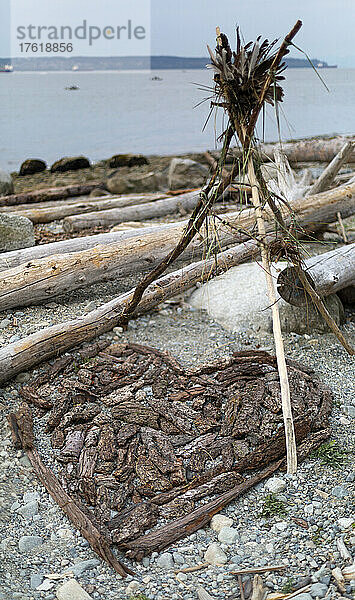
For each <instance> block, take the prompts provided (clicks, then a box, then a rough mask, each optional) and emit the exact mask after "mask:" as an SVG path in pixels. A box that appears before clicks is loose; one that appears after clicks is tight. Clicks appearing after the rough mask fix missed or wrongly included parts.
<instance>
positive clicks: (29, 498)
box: [23, 492, 40, 504]
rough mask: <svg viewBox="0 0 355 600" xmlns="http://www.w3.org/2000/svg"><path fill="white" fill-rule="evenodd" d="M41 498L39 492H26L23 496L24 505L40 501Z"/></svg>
mask: <svg viewBox="0 0 355 600" xmlns="http://www.w3.org/2000/svg"><path fill="white" fill-rule="evenodd" d="M39 499H40V496H39V493H38V492H26V493H25V494H24V495H23V503H24V504H28V503H29V502H33V501H34V500H39Z"/></svg>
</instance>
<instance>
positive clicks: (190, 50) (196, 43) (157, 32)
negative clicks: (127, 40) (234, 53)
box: [152, 0, 355, 67]
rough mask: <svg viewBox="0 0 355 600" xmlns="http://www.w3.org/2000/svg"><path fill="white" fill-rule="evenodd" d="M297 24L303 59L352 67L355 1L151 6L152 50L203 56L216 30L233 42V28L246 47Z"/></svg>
mask: <svg viewBox="0 0 355 600" xmlns="http://www.w3.org/2000/svg"><path fill="white" fill-rule="evenodd" d="M297 19H301V20H302V21H303V27H302V29H301V31H300V32H299V34H298V35H297V38H296V39H295V43H296V44H297V45H299V46H301V47H302V49H303V50H304V51H306V52H307V54H309V55H310V56H311V57H315V58H319V59H323V60H326V61H327V62H328V63H336V64H338V65H339V66H344V67H355V43H354V37H355V0H177V1H174V0H152V50H153V54H174V55H180V56H203V55H204V54H205V47H206V42H207V43H209V44H210V45H212V44H213V43H214V31H215V26H216V25H219V26H220V27H221V30H222V31H225V32H226V33H228V34H230V35H231V36H232V35H233V32H234V26H235V25H236V24H238V25H240V27H241V30H242V32H243V34H244V36H245V38H247V39H248V41H249V39H250V40H251V39H253V38H255V37H256V36H257V35H260V34H261V35H262V36H263V37H268V38H269V39H270V38H272V39H274V38H275V37H280V36H284V35H285V34H286V33H287V32H288V31H289V30H290V29H291V28H292V26H293V25H294V23H295V22H296V21H297ZM291 56H300V57H302V55H300V54H299V53H298V54H297V53H296V52H295V51H294V50H292V54H291Z"/></svg>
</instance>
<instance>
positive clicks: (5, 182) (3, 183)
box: [0, 169, 14, 196]
mask: <svg viewBox="0 0 355 600" xmlns="http://www.w3.org/2000/svg"><path fill="white" fill-rule="evenodd" d="M13 193H14V183H13V181H12V177H11V175H10V173H7V172H6V171H3V170H2V169H0V196H10V194H13Z"/></svg>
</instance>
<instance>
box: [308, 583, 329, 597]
mask: <svg viewBox="0 0 355 600" xmlns="http://www.w3.org/2000/svg"><path fill="white" fill-rule="evenodd" d="M327 591H328V586H326V585H324V584H323V583H314V584H313V585H312V586H311V589H310V590H309V593H310V594H311V596H312V598H317V596H318V598H324V596H325V595H326V593H327Z"/></svg>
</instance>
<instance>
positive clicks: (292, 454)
mask: <svg viewBox="0 0 355 600" xmlns="http://www.w3.org/2000/svg"><path fill="white" fill-rule="evenodd" d="M248 176H249V182H250V184H251V186H252V201H253V204H254V207H255V212H256V222H257V227H258V233H259V236H260V238H261V240H263V239H265V238H266V227H265V222H264V219H263V215H262V205H261V202H260V196H259V186H258V181H257V178H256V175H255V169H254V164H253V159H252V157H250V158H249V160H248ZM260 253H261V261H262V265H263V269H264V272H265V278H266V284H267V288H268V295H269V302H270V305H271V310H272V325H273V332H274V340H275V350H276V359H277V367H278V371H279V377H280V386H281V403H282V413H283V418H284V426H285V435H286V453H287V472H288V473H291V474H293V473H296V471H297V450H296V437H295V429H294V425H293V418H292V409H291V397H290V386H289V381H288V374H287V366H286V358H285V349H284V343H283V339H282V332H281V322H280V311H279V305H278V302H277V297H276V291H275V285H274V280H273V277H272V275H271V265H270V260H269V255H268V251H267V247H266V246H265V244H264V243H262V242H261V248H260Z"/></svg>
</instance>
